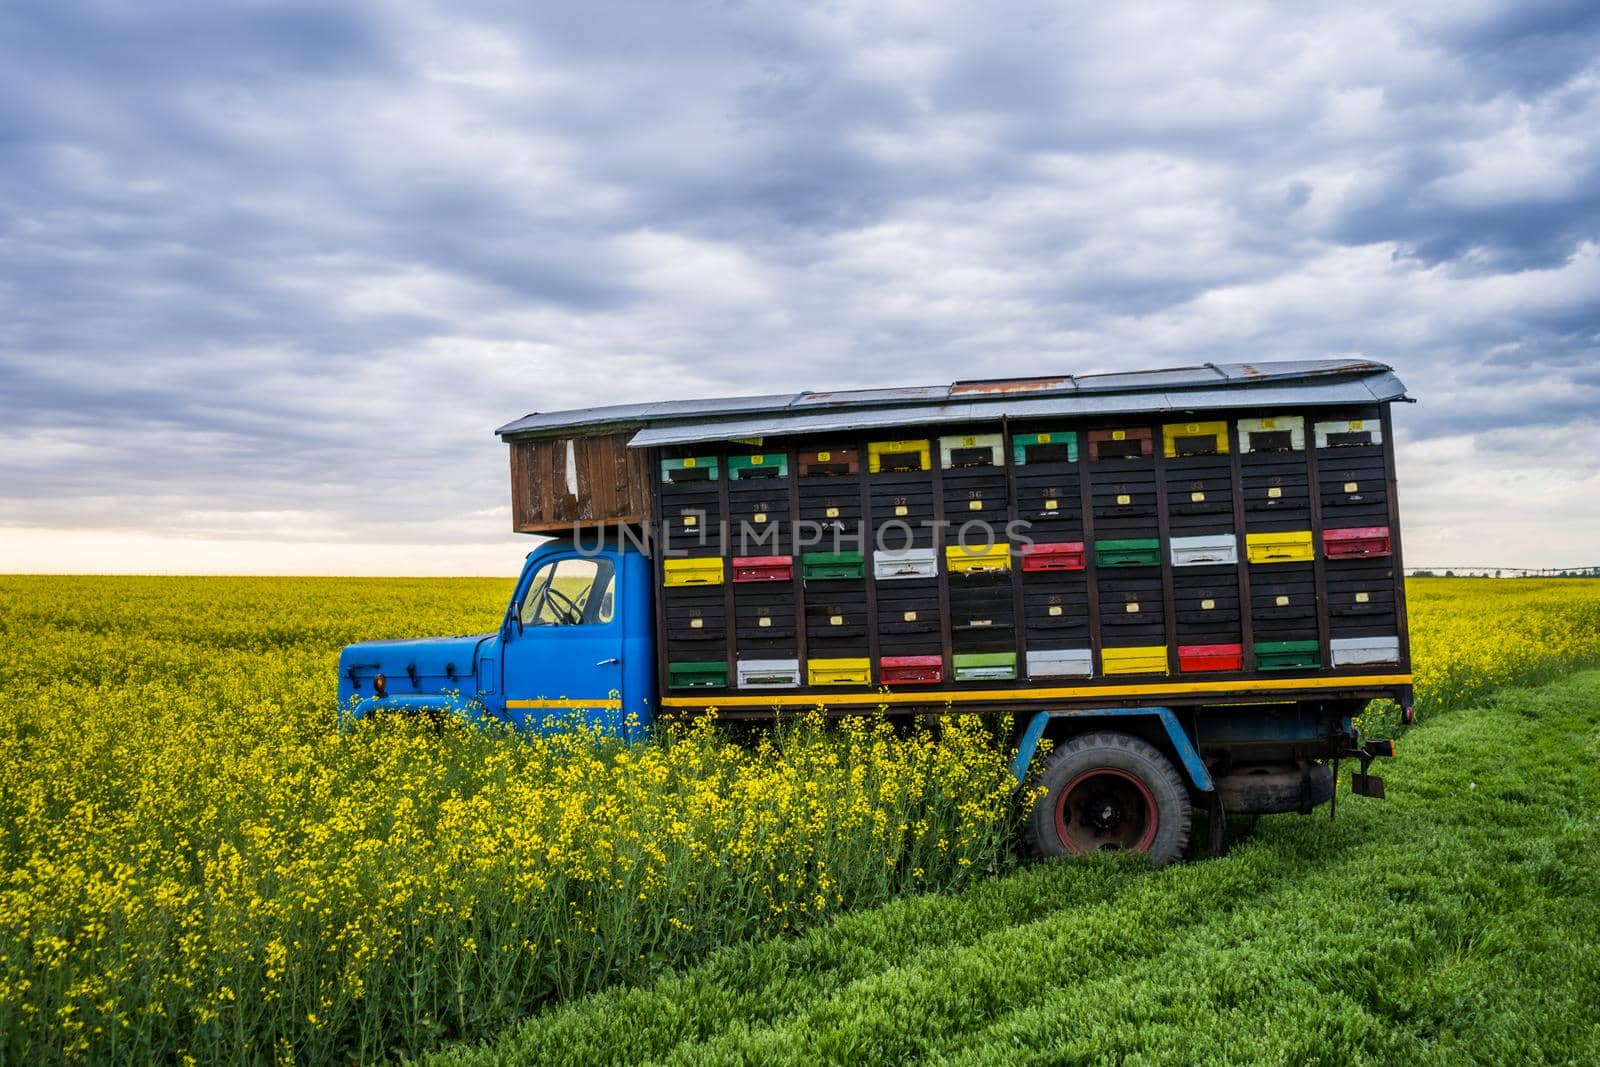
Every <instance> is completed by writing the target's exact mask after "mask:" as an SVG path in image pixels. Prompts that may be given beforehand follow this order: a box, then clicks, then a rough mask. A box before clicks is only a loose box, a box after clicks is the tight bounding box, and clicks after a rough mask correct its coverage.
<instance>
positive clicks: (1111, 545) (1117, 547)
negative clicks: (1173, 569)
mask: <svg viewBox="0 0 1600 1067" xmlns="http://www.w3.org/2000/svg"><path fill="white" fill-rule="evenodd" d="M1094 562H1095V566H1097V567H1159V566H1161V541H1160V540H1159V539H1157V538H1154V537H1130V538H1123V539H1120V540H1114V541H1096V542H1095V543H1094Z"/></svg>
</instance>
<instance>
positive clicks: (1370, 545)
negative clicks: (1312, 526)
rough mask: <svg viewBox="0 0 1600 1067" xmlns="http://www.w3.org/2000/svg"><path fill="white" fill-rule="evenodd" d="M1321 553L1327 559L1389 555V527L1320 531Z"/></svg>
mask: <svg viewBox="0 0 1600 1067" xmlns="http://www.w3.org/2000/svg"><path fill="white" fill-rule="evenodd" d="M1322 551H1323V553H1324V554H1325V555H1326V556H1327V557H1328V558H1329V559H1367V558H1370V557H1373V556H1387V555H1389V552H1390V549H1389V527H1387V526H1358V527H1355V528H1353V529H1348V530H1324V531H1322Z"/></svg>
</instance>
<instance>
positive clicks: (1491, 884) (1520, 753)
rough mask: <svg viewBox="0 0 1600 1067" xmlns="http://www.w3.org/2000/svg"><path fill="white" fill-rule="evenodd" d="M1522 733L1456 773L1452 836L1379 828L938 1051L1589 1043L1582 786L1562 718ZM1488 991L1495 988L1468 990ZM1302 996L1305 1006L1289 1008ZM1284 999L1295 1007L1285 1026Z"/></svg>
mask: <svg viewBox="0 0 1600 1067" xmlns="http://www.w3.org/2000/svg"><path fill="white" fill-rule="evenodd" d="M1574 688H1580V689H1582V690H1583V691H1585V693H1586V699H1587V703H1586V705H1585V706H1584V708H1583V710H1584V711H1585V712H1586V714H1587V721H1588V722H1592V721H1593V718H1594V715H1595V706H1596V703H1597V702H1600V684H1596V679H1595V676H1591V678H1590V679H1589V684H1587V685H1585V686H1582V687H1577V686H1575V687H1574ZM1549 710H1551V711H1552V712H1554V711H1555V709H1554V708H1551V709H1549ZM1555 718H1557V716H1556V715H1552V716H1551V719H1555ZM1547 721H1549V720H1547ZM1567 721H1568V722H1576V723H1578V724H1580V725H1582V724H1583V722H1584V720H1583V719H1570V718H1569V719H1567ZM1515 725H1516V724H1515V722H1513V721H1512V720H1511V717H1509V716H1507V715H1505V714H1504V713H1503V712H1495V711H1491V712H1489V713H1488V714H1486V715H1485V716H1484V717H1483V718H1482V719H1480V720H1478V721H1476V722H1472V721H1469V720H1462V721H1461V722H1458V723H1457V724H1456V727H1457V728H1458V729H1459V730H1462V731H1466V730H1470V731H1472V732H1473V733H1475V734H1476V735H1477V736H1479V737H1485V736H1489V737H1492V736H1493V735H1494V731H1495V729H1496V728H1497V727H1502V726H1503V727H1508V728H1510V727H1514V726H1515ZM1536 732H1537V733H1544V734H1546V735H1547V736H1545V737H1541V738H1535V739H1536V740H1538V741H1540V742H1542V743H1541V744H1538V745H1537V746H1532V745H1525V746H1521V747H1519V748H1518V749H1517V750H1516V752H1515V753H1514V754H1513V756H1512V758H1511V760H1510V765H1509V766H1502V767H1498V768H1489V769H1488V770H1487V772H1486V773H1479V774H1478V775H1477V777H1476V778H1475V779H1473V780H1474V781H1476V785H1477V787H1478V788H1477V789H1476V790H1469V791H1468V793H1469V794H1470V795H1471V797H1472V799H1471V801H1465V800H1463V801H1462V803H1461V804H1459V805H1457V814H1459V813H1460V812H1463V811H1468V812H1471V813H1472V815H1475V816H1477V817H1476V818H1471V817H1470V816H1469V818H1468V819H1465V820H1462V819H1459V818H1457V819H1455V820H1453V821H1456V822H1458V823H1459V824H1460V828H1461V829H1463V830H1464V831H1465V832H1464V833H1459V834H1456V835H1447V834H1441V835H1438V836H1434V837H1432V838H1426V839H1417V838H1411V839H1409V840H1408V839H1407V836H1406V835H1405V833H1404V831H1403V830H1402V831H1401V832H1400V833H1398V834H1395V835H1391V836H1392V837H1394V838H1395V841H1394V842H1393V843H1392V844H1386V845H1385V847H1386V848H1389V849H1390V850H1389V851H1384V852H1377V853H1373V854H1369V855H1365V856H1361V857H1357V858H1356V859H1355V860H1354V861H1352V862H1350V863H1348V864H1345V865H1343V866H1342V867H1341V868H1339V869H1335V870H1333V871H1331V872H1330V877H1329V880H1328V883H1327V884H1326V885H1325V886H1324V887H1323V888H1324V889H1325V891H1324V892H1321V893H1318V894H1317V895H1315V896H1310V897H1304V898H1298V897H1297V898H1296V899H1295V900H1293V901H1290V902H1286V903H1288V904H1291V905H1297V907H1295V908H1293V910H1291V909H1289V908H1286V909H1284V910H1280V911H1278V912H1276V913H1273V912H1263V911H1261V910H1260V909H1253V910H1252V911H1251V912H1248V913H1244V914H1241V915H1239V916H1235V917H1232V918H1230V919H1229V920H1228V921H1227V922H1225V923H1223V924H1221V925H1220V926H1217V927H1202V928H1199V929H1197V930H1195V931H1192V932H1191V933H1190V934H1189V935H1188V936H1186V937H1184V938H1182V939H1180V940H1179V941H1178V942H1177V943H1175V944H1174V945H1173V947H1172V949H1171V950H1170V951H1169V952H1168V953H1165V954H1164V957H1163V958H1162V959H1159V960H1154V961H1151V962H1150V964H1149V965H1148V966H1147V968H1146V969H1145V972H1144V973H1142V974H1136V975H1119V976H1117V977H1116V978H1115V979H1113V980H1109V981H1107V982H1101V983H1095V984H1092V985H1090V986H1087V987H1080V988H1074V989H1072V990H1069V991H1064V992H1062V993H1061V994H1060V995H1057V996H1055V997H1052V998H1049V999H1047V1000H1046V1001H1043V1002H1040V1003H1036V1004H1034V1005H1031V1006H1028V1007H1027V1008H1024V1009H1020V1010H1017V1011H1014V1012H1012V1013H1011V1014H1009V1015H1008V1016H1007V1017H1006V1018H1004V1019H1002V1020H1000V1021H999V1022H998V1023H997V1024H996V1025H995V1026H993V1027H990V1028H989V1029H988V1030H987V1031H986V1032H985V1033H982V1034H977V1035H972V1039H970V1040H967V1041H966V1042H964V1047H958V1048H957V1050H956V1051H957V1054H956V1055H954V1056H953V1057H951V1062H954V1063H960V1064H981V1063H1000V1062H1004V1063H1029V1062H1039V1063H1043V1062H1061V1061H1062V1060H1063V1059H1067V1060H1085V1061H1090V1060H1101V1061H1106V1062H1109V1061H1112V1060H1119V1059H1121V1058H1123V1057H1124V1056H1130V1055H1137V1056H1138V1057H1139V1058H1141V1059H1147V1060H1152V1061H1158V1062H1159V1061H1163V1060H1165V1061H1168V1062H1175V1063H1193V1062H1203V1061H1239V1060H1248V1061H1250V1062H1283V1063H1306V1062H1333V1061H1335V1060H1338V1061H1340V1062H1346V1061H1348V1059H1349V1058H1350V1057H1351V1056H1352V1055H1354V1054H1359V1055H1363V1056H1367V1057H1372V1058H1374V1059H1378V1060H1384V1061H1390V1062H1397V1061H1409V1062H1418V1061H1421V1060H1424V1059H1426V1060H1429V1061H1434V1062H1511V1061H1514V1060H1526V1059H1544V1058H1546V1057H1547V1056H1548V1055H1550V1054H1551V1053H1552V1052H1554V1051H1555V1050H1557V1049H1566V1050H1572V1049H1575V1048H1583V1047H1587V1048H1588V1049H1589V1051H1590V1053H1591V1054H1592V1055H1600V1022H1597V1021H1596V1020H1595V1019H1594V1017H1593V1013H1592V1001H1593V996H1594V994H1595V993H1596V992H1597V991H1600V909H1597V908H1596V906H1595V901H1594V898H1593V890H1592V887H1593V886H1594V885H1595V884H1597V883H1600V860H1597V856H1600V847H1597V846H1600V819H1597V817H1596V816H1595V814H1594V811H1595V808H1594V804H1595V803H1596V802H1597V801H1600V788H1597V787H1596V781H1595V775H1594V774H1593V773H1590V774H1588V775H1585V774H1584V773H1583V769H1582V767H1581V765H1579V764H1575V763H1574V762H1573V761H1572V760H1571V759H1570V753H1571V752H1572V751H1573V748H1574V745H1575V743H1576V742H1578V741H1579V739H1580V738H1581V736H1582V732H1583V731H1582V729H1579V730H1576V731H1566V732H1561V731H1557V732H1556V735H1555V736H1549V734H1550V732H1551V731H1550V730H1548V729H1545V730H1539V731H1536ZM1501 736H1505V735H1504V734H1502V735H1501ZM1440 747H1445V746H1440ZM1463 754H1465V753H1463ZM1477 754H1478V755H1479V756H1481V755H1482V752H1481V750H1480V752H1479V753H1477ZM1561 754H1566V757H1567V758H1565V759H1563V758H1561ZM1535 756H1544V757H1547V758H1543V759H1536V758H1532V757H1535ZM1548 757H1555V758H1548ZM1442 766H1445V765H1443V764H1440V763H1439V762H1438V761H1437V760H1435V761H1432V763H1431V768H1434V769H1437V768H1440V767H1442ZM1480 771H1482V769H1481V768H1480ZM1448 776H1449V772H1447V773H1446V774H1445V775H1440V774H1438V773H1437V771H1436V770H1435V773H1433V774H1431V775H1430V774H1428V768H1425V769H1424V776H1423V782H1424V783H1427V779H1428V778H1430V777H1431V778H1433V779H1434V781H1433V783H1432V784H1433V785H1434V786H1438V785H1440V784H1443V782H1444V781H1445V780H1446V779H1447V778H1448ZM1585 779H1587V780H1585ZM1530 783H1537V784H1536V785H1533V786H1531V787H1530ZM1530 788H1532V789H1534V790H1536V791H1537V795H1530V792H1529V790H1530ZM1429 791H1432V790H1429ZM1408 792H1410V791H1408V790H1402V791H1401V792H1400V793H1399V794H1398V795H1397V798H1396V799H1397V801H1399V802H1400V804H1401V806H1411V807H1417V806H1420V805H1421V804H1423V803H1425V802H1424V801H1423V800H1422V799H1421V798H1420V793H1421V792H1422V791H1421V790H1418V791H1416V792H1411V793H1410V795H1409V796H1408V795H1407V793H1408ZM1585 805H1587V811H1588V816H1587V818H1583V817H1580V818H1563V819H1561V820H1560V821H1559V822H1557V823H1556V824H1555V826H1554V827H1553V829H1552V831H1551V832H1550V833H1549V834H1547V835H1546V837H1545V838H1543V839H1541V840H1539V841H1538V842H1536V843H1535V844H1534V845H1533V846H1531V847H1527V848H1524V849H1522V850H1520V853H1519V850H1517V849H1515V848H1514V847H1512V846H1514V844H1515V843H1516V842H1517V841H1518V840H1519V839H1520V838H1522V837H1523V836H1524V835H1526V834H1527V832H1528V831H1529V830H1530V828H1532V827H1531V826H1530V824H1534V825H1537V824H1538V823H1540V822H1541V820H1542V818H1543V816H1544V815H1545V814H1548V813H1551V812H1560V811H1561V810H1562V809H1565V808H1570V807H1574V806H1579V807H1582V806H1585ZM1496 809H1499V810H1496ZM1508 854H1510V855H1513V856H1516V857H1517V858H1516V861H1515V863H1514V864H1513V865H1509V866H1508V865H1507V864H1504V863H1500V862H1498V860H1499V859H1500V857H1502V856H1505V855H1508ZM1464 861H1466V862H1464ZM1279 903H1285V902H1279ZM1534 946H1536V950H1534V951H1530V950H1529V949H1530V947H1534ZM1574 977H1576V979H1577V980H1576V981H1574V980H1572V979H1573V978H1574ZM1524 989H1526V990H1528V995H1530V996H1532V997H1534V998H1537V1005H1538V1006H1537V1007H1536V1008H1534V1009H1533V1010H1529V1008H1530V1006H1529V1005H1527V1004H1523V1003H1520V1001H1521V998H1522V996H1523V994H1522V993H1521V992H1513V991H1520V990H1524ZM1495 990H1502V991H1505V992H1506V993H1508V994H1510V1002H1508V1000H1507V998H1506V997H1493V996H1485V995H1484V993H1485V991H1489V992H1491V993H1492V992H1493V991H1495ZM1308 1005H1314V1006H1315V1010H1314V1011H1311V1012H1309V1013H1308V1011H1307V1006H1308ZM1299 1016H1305V1018H1303V1019H1302V1020H1301V1021H1300V1023H1299V1024H1292V1023H1290V1020H1293V1019H1295V1018H1296V1017H1299ZM1462 1035H1471V1036H1470V1037H1469V1038H1466V1039H1463V1036H1462ZM945 1051H949V1050H945ZM1568 1055H1570V1052H1569V1053H1568ZM1555 1058H1557V1059H1560V1058H1563V1057H1562V1056H1559V1055H1558V1056H1556V1057H1555ZM1575 1062H1583V1060H1582V1059H1575ZM1588 1062H1593V1060H1592V1059H1590V1060H1589V1061H1588Z"/></svg>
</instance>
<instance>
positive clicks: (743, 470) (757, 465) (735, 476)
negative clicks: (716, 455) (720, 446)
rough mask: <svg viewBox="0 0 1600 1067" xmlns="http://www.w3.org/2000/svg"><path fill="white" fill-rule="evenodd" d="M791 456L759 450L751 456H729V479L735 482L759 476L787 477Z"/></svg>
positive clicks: (750, 479)
mask: <svg viewBox="0 0 1600 1067" xmlns="http://www.w3.org/2000/svg"><path fill="white" fill-rule="evenodd" d="M788 476H789V457H788V455H787V454H786V453H783V452H757V453H755V454H753V455H749V456H729V457H728V479H729V480H730V481H735V482H743V481H752V480H754V479H757V478H787V477H788Z"/></svg>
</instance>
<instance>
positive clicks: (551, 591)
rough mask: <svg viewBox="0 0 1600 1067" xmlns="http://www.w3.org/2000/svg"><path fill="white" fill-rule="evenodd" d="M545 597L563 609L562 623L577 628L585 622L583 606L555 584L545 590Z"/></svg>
mask: <svg viewBox="0 0 1600 1067" xmlns="http://www.w3.org/2000/svg"><path fill="white" fill-rule="evenodd" d="M544 595H545V596H546V597H548V598H550V600H551V601H552V602H553V603H554V604H555V605H556V606H557V607H559V608H560V609H561V613H562V616H563V618H562V622H564V623H566V624H567V625H569V626H576V625H577V624H578V623H581V622H582V621H583V605H582V604H581V603H579V602H578V601H576V600H574V599H572V598H571V597H569V596H568V595H567V594H565V593H563V592H562V591H561V590H559V589H557V588H556V587H555V586H554V585H553V584H552V585H550V586H548V587H546V588H545V591H544Z"/></svg>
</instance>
